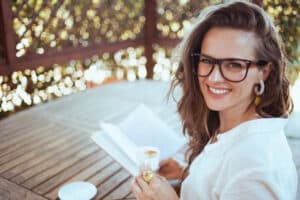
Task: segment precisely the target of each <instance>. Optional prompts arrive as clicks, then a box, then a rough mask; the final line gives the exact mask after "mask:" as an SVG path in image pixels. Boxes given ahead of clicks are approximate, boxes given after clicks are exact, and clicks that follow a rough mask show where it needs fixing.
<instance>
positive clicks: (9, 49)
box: [0, 0, 16, 70]
mask: <svg viewBox="0 0 300 200" xmlns="http://www.w3.org/2000/svg"><path fill="white" fill-rule="evenodd" d="M0 10H1V17H0V19H1V30H2V34H3V35H2V36H3V41H2V44H3V47H4V53H5V58H6V63H7V64H8V65H7V66H11V65H13V64H15V63H16V38H15V37H16V35H15V31H14V29H13V24H12V23H13V13H12V10H11V5H10V1H6V0H1V1H0ZM7 70H11V69H7Z"/></svg>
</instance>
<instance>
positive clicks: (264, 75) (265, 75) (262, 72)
mask: <svg viewBox="0 0 300 200" xmlns="http://www.w3.org/2000/svg"><path fill="white" fill-rule="evenodd" d="M272 66H273V65H272V63H271V62H269V63H268V64H267V65H266V66H264V67H263V68H262V69H260V70H259V76H260V78H261V79H262V80H264V81H265V80H267V78H268V77H269V74H270V72H271V71H272Z"/></svg>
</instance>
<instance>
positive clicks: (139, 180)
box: [136, 176, 149, 191]
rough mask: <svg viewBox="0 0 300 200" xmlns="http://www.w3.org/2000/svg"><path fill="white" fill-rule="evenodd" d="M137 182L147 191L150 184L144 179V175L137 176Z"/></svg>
mask: <svg viewBox="0 0 300 200" xmlns="http://www.w3.org/2000/svg"><path fill="white" fill-rule="evenodd" d="M136 182H137V184H138V185H139V187H140V188H141V190H142V191H147V190H149V185H148V183H147V182H146V181H144V179H143V178H142V177H140V176H139V177H137V178H136Z"/></svg>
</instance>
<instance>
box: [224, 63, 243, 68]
mask: <svg viewBox="0 0 300 200" xmlns="http://www.w3.org/2000/svg"><path fill="white" fill-rule="evenodd" d="M226 67H229V68H243V65H242V64H241V63H238V62H229V63H227V64H226Z"/></svg>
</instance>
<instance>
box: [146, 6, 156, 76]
mask: <svg viewBox="0 0 300 200" xmlns="http://www.w3.org/2000/svg"><path fill="white" fill-rule="evenodd" d="M144 2H145V8H144V14H145V18H146V22H145V33H144V46H145V55H146V58H147V64H146V68H147V78H148V79H151V78H153V68H154V61H153V58H152V55H153V52H154V51H153V48H152V45H153V42H154V40H155V38H156V35H157V31H156V23H157V21H156V20H157V19H156V0H145V1H144Z"/></svg>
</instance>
